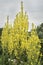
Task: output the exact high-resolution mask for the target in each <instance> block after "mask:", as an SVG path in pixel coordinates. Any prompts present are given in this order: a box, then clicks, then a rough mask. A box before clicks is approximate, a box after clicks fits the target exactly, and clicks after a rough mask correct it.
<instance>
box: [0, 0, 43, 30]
mask: <svg viewBox="0 0 43 65" xmlns="http://www.w3.org/2000/svg"><path fill="white" fill-rule="evenodd" d="M21 1H23V5H24V11H25V12H27V15H28V18H29V20H28V21H29V24H30V26H29V27H30V29H31V23H32V22H34V24H35V25H36V26H37V25H39V24H41V23H43V0H0V28H2V27H3V26H4V24H5V22H6V17H7V16H9V23H11V24H12V23H13V21H14V19H15V16H16V14H17V13H18V12H20V7H21Z"/></svg>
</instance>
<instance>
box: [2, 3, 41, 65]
mask: <svg viewBox="0 0 43 65" xmlns="http://www.w3.org/2000/svg"><path fill="white" fill-rule="evenodd" d="M28 26H29V23H28V16H27V14H26V13H25V12H24V11H23V2H21V11H20V12H19V13H18V14H17V15H16V18H15V20H14V24H13V27H12V26H11V28H10V29H9V23H8V22H7V24H6V25H5V27H4V28H3V31H2V37H1V41H2V48H3V56H4V52H5V50H4V49H5V48H7V50H8V51H7V53H9V55H10V57H8V61H12V62H13V64H15V65H20V64H21V65H40V60H39V61H38V58H39V55H40V48H41V45H40V39H39V38H38V35H37V32H36V30H35V28H34V24H32V31H31V35H30V36H29V35H28ZM3 58H4V57H3ZM3 65H4V62H3ZM9 65H11V63H9Z"/></svg>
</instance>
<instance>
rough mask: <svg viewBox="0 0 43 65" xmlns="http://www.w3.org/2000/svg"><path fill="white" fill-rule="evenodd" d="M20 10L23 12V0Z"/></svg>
mask: <svg viewBox="0 0 43 65" xmlns="http://www.w3.org/2000/svg"><path fill="white" fill-rule="evenodd" d="M21 12H22V14H23V2H22V1H21Z"/></svg>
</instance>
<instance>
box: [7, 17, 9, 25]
mask: <svg viewBox="0 0 43 65" xmlns="http://www.w3.org/2000/svg"><path fill="white" fill-rule="evenodd" d="M8 23H9V16H7V24H8Z"/></svg>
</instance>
